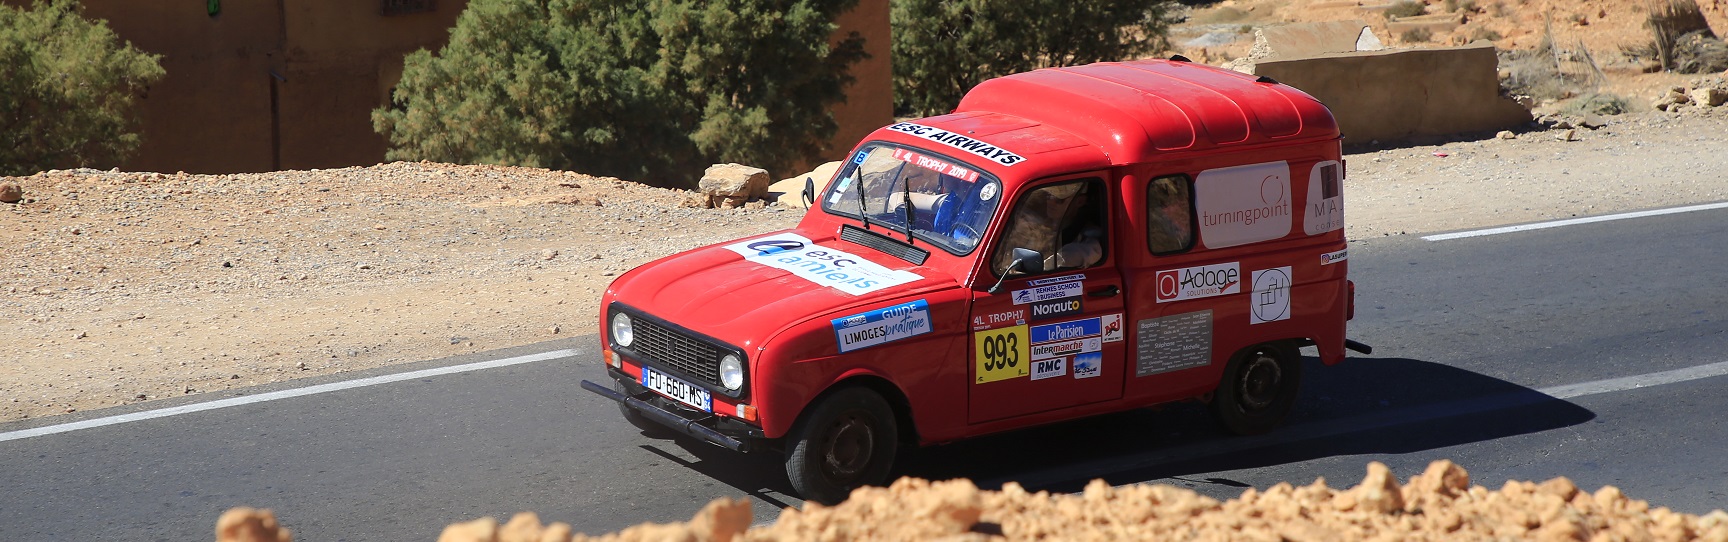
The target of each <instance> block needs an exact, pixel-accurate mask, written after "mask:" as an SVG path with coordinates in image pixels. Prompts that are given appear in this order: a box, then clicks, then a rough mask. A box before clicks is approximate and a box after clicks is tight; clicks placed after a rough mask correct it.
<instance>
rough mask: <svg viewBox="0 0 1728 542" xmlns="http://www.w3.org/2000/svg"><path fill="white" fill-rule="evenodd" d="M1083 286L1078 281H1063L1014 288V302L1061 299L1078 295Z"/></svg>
mask: <svg viewBox="0 0 1728 542" xmlns="http://www.w3.org/2000/svg"><path fill="white" fill-rule="evenodd" d="M1083 289H1085V286H1084V285H1082V284H1081V283H1079V282H1064V283H1061V284H1052V285H1049V286H1037V287H1033V288H1027V289H1025V290H1014V304H1015V305H1025V304H1028V303H1037V302H1039V301H1049V300H1052V299H1062V298H1064V297H1079V296H1080V291H1081V290H1083Z"/></svg>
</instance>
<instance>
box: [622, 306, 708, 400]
mask: <svg viewBox="0 0 1728 542" xmlns="http://www.w3.org/2000/svg"><path fill="white" fill-rule="evenodd" d="M635 320H636V321H635V322H634V324H635V326H634V327H635V328H636V339H635V342H633V343H631V344H630V349H631V350H634V351H636V353H637V354H639V355H641V356H643V357H646V358H648V359H650V360H653V361H657V362H660V363H663V364H665V365H666V366H667V367H669V368H672V369H677V370H679V371H682V372H683V373H684V374H685V375H688V376H691V377H694V378H698V379H701V380H702V381H703V382H705V383H708V384H713V385H716V386H718V385H720V356H721V355H723V354H722V353H721V351H720V349H719V348H715V347H714V345H711V344H708V343H707V342H704V341H701V340H697V339H693V338H690V337H688V336H685V335H684V334H683V333H679V332H678V331H675V330H672V329H669V328H667V327H666V326H663V325H661V324H659V323H657V322H654V321H651V320H649V319H647V318H636V319H635Z"/></svg>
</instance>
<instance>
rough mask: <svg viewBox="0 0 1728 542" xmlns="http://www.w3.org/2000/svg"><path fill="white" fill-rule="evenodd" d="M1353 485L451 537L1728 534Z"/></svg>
mask: <svg viewBox="0 0 1728 542" xmlns="http://www.w3.org/2000/svg"><path fill="white" fill-rule="evenodd" d="M1367 470H1368V473H1367V476H1365V477H1364V478H1363V479H1362V482H1361V483H1360V484H1358V485H1356V486H1355V487H1353V488H1349V489H1344V488H1339V489H1333V488H1331V487H1328V486H1327V485H1326V480H1325V479H1319V480H1315V481H1314V483H1312V484H1310V485H1306V486H1302V487H1295V486H1292V485H1291V484H1278V485H1275V486H1272V487H1269V488H1266V490H1265V491H1264V492H1262V491H1257V490H1254V489H1248V490H1246V491H1244V492H1243V493H1242V495H1241V496H1240V497H1237V498H1235V499H1230V500H1228V501H1224V502H1219V501H1217V500H1215V499H1212V498H1209V497H1205V496H1202V495H1200V494H1198V493H1195V492H1193V491H1190V490H1187V489H1182V488H1178V487H1173V486H1167V485H1133V486H1124V487H1117V488H1113V487H1110V485H1109V484H1106V483H1104V482H1103V481H1102V480H1094V481H1093V482H1092V483H1091V484H1090V485H1088V486H1086V490H1085V491H1084V492H1082V493H1080V494H1077V495H1063V494H1055V495H1052V494H1049V493H1045V492H1038V493H1029V492H1027V491H1025V490H1024V489H1021V488H1020V486H1018V485H1016V484H1012V483H1010V484H1008V485H1006V486H1004V487H1003V488H1002V490H1001V491H980V490H979V489H978V488H977V487H976V486H974V485H972V482H971V481H968V480H949V481H944V482H934V483H932V482H927V481H924V480H918V479H913V478H903V479H901V480H899V481H897V482H895V483H894V484H893V485H891V486H890V487H887V488H877V487H867V488H861V489H859V490H857V491H854V492H853V493H852V497H851V498H850V499H848V500H847V501H846V502H843V503H840V504H839V505H836V506H834V507H825V506H822V505H819V504H809V503H807V504H805V505H804V507H803V508H802V509H796V508H788V509H786V510H783V511H781V513H780V517H779V518H778V519H777V520H776V521H775V522H774V523H772V524H769V525H763V526H755V527H753V526H751V524H750V520H751V517H752V516H751V514H750V501H749V499H743V498H740V499H724V498H722V499H717V500H715V501H713V502H711V503H709V504H708V506H706V507H704V508H703V509H702V511H700V512H698V513H697V514H696V516H695V517H693V518H691V520H690V521H689V522H687V523H670V524H642V525H637V526H634V527H630V528H627V529H624V530H623V531H620V532H617V533H611V534H605V535H600V536H592V537H591V536H587V535H583V534H574V533H573V531H574V529H573V528H572V527H571V526H570V525H568V524H564V523H556V522H555V523H552V524H550V525H542V524H541V523H540V519H539V518H538V517H537V516H535V515H534V514H533V513H522V514H518V515H516V516H515V517H513V518H511V519H510V521H509V522H506V523H503V524H499V523H498V521H497V520H496V519H493V518H481V519H478V520H474V521H470V522H466V523H458V524H453V525H450V526H449V527H448V528H446V529H445V530H444V532H443V533H442V534H441V535H440V536H439V537H438V540H439V542H549V541H561V542H568V541H570V540H579V541H580V540H596V541H598V540H606V541H637V540H641V541H650V540H653V541H659V540H688V541H716V542H725V541H729V540H738V541H773V540H795V541H805V540H953V541H960V540H967V541H986V540H1097V541H1107V540H1195V541H1236V540H1250V541H1315V542H1321V541H1335V540H1410V541H1421V540H1537V541H1544V542H1547V541H1553V542H1561V541H1571V540H1603V541H1609V540H1651V541H1658V540H1660V541H1683V540H1688V541H1689V540H1698V541H1707V542H1725V541H1728V513H1725V512H1723V511H1721V510H1717V511H1714V512H1711V513H1709V514H1705V515H1703V516H1695V515H1691V514H1682V513H1676V512H1673V511H1671V510H1669V509H1667V508H1661V507H1651V506H1650V504H1649V503H1647V502H1645V501H1641V500H1637V499H1633V498H1630V497H1628V496H1627V495H1624V494H1622V493H1621V492H1620V490H1619V489H1616V488H1614V487H1613V486H1606V487H1603V488H1600V489H1597V490H1596V491H1594V492H1591V491H1587V490H1585V489H1583V488H1579V487H1578V486H1577V485H1576V484H1573V483H1572V481H1571V480H1567V479H1566V478H1555V479H1552V480H1548V481H1546V482H1542V483H1540V484H1538V483H1534V482H1521V481H1508V482H1506V483H1505V484H1504V485H1502V486H1501V487H1500V489H1498V490H1491V489H1488V488H1486V487H1483V486H1480V485H1474V486H1473V485H1471V481H1470V474H1469V473H1468V472H1465V470H1464V469H1463V468H1461V467H1459V466H1457V465H1454V464H1452V462H1451V461H1436V462H1434V463H1432V464H1430V465H1429V466H1428V468H1427V469H1426V470H1425V471H1423V472H1422V473H1421V474H1417V475H1415V476H1412V477H1411V478H1410V480H1409V482H1408V483H1404V484H1399V482H1398V478H1397V477H1396V476H1395V475H1394V474H1393V473H1392V472H1391V471H1390V470H1389V469H1387V468H1386V466H1385V465H1382V464H1380V463H1369V464H1368V469H1367ZM216 533H217V540H218V541H219V542H286V541H287V540H289V539H290V537H289V536H288V533H287V532H286V530H285V529H283V528H282V527H281V526H280V525H278V524H277V523H276V520H275V517H274V516H273V515H272V514H271V513H270V512H269V511H267V510H265V511H260V510H254V509H249V508H236V509H233V510H229V511H228V512H227V513H225V514H223V515H222V517H221V518H220V520H219V521H218V523H217V528H216Z"/></svg>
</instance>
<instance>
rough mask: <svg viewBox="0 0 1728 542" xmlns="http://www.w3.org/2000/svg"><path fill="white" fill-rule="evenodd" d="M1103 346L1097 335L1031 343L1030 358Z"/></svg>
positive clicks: (1040, 357) (1059, 355)
mask: <svg viewBox="0 0 1728 542" xmlns="http://www.w3.org/2000/svg"><path fill="white" fill-rule="evenodd" d="M1103 347H1104V341H1103V340H1102V339H1099V338H1098V337H1084V338H1079V339H1074V340H1071V341H1058V342H1053V343H1043V344H1037V343H1034V344H1033V345H1032V359H1035V360H1038V359H1049V358H1055V357H1062V356H1072V355H1075V354H1084V353H1086V352H1097V351H1099V350H1102V349H1103Z"/></svg>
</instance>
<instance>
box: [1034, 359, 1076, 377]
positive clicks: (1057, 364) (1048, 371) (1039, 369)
mask: <svg viewBox="0 0 1728 542" xmlns="http://www.w3.org/2000/svg"><path fill="white" fill-rule="evenodd" d="M1066 374H1068V358H1050V359H1040V360H1035V361H1033V362H1032V379H1033V380H1043V379H1046V378H1055V377H1058V376H1062V375H1066Z"/></svg>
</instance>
